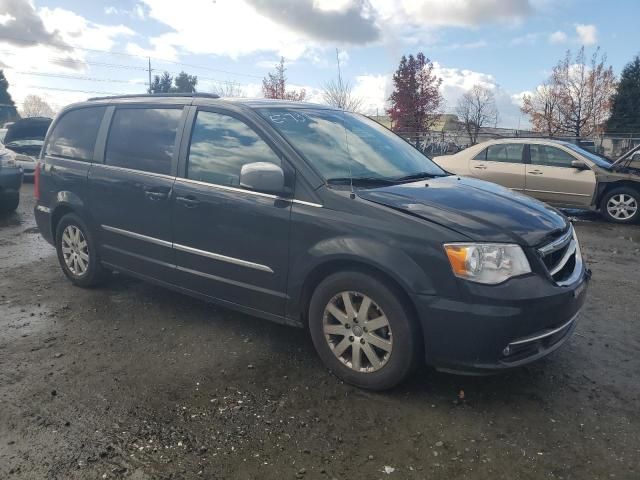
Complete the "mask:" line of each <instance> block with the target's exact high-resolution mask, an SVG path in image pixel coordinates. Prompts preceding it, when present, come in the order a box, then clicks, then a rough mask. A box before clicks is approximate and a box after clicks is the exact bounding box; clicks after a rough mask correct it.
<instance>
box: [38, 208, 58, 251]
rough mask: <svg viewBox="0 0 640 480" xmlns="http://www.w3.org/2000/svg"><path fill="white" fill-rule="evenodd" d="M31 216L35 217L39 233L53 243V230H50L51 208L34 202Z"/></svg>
mask: <svg viewBox="0 0 640 480" xmlns="http://www.w3.org/2000/svg"><path fill="white" fill-rule="evenodd" d="M33 216H34V217H35V219H36V225H38V230H39V231H40V235H42V237H43V238H44V239H45V240H46V241H47V242H49V243H50V244H51V245H54V239H53V232H52V231H51V209H50V208H49V207H45V206H43V205H38V204H36V206H35V207H34V209H33Z"/></svg>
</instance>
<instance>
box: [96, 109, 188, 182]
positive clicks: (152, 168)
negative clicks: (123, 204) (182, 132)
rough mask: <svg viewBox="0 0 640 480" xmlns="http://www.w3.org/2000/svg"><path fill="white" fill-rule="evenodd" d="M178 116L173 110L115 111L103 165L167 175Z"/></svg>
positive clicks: (173, 149) (173, 147) (179, 114)
mask: <svg viewBox="0 0 640 480" xmlns="http://www.w3.org/2000/svg"><path fill="white" fill-rule="evenodd" d="M181 115H182V109H176V108H118V109H116V111H115V113H114V115H113V120H112V122H111V129H110V130H109V138H108V140H107V151H106V153H105V163H106V164H107V165H113V166H117V167H124V168H131V169H134V170H142V171H144V172H151V173H161V174H164V175H169V174H170V173H171V161H172V159H173V153H174V151H175V142H176V134H177V132H178V124H179V123H180V116H181Z"/></svg>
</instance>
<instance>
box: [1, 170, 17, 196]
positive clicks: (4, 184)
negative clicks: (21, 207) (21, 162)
mask: <svg viewBox="0 0 640 480" xmlns="http://www.w3.org/2000/svg"><path fill="white" fill-rule="evenodd" d="M21 186H22V170H21V169H19V168H18V167H0V195H2V196H5V197H9V196H12V195H15V194H17V193H19V192H20V187H21Z"/></svg>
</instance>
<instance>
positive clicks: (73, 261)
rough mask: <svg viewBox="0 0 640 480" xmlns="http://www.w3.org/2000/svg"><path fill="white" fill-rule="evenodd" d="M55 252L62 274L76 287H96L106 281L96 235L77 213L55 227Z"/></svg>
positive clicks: (62, 220)
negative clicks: (95, 238)
mask: <svg viewBox="0 0 640 480" xmlns="http://www.w3.org/2000/svg"><path fill="white" fill-rule="evenodd" d="M56 251H57V252H58V261H59V262H60V266H61V267H62V271H63V272H64V274H65V275H66V276H67V278H68V279H69V280H71V282H72V283H73V284H74V285H77V286H79V287H84V288H88V287H93V286H95V285H98V284H100V283H101V282H102V281H104V279H105V277H106V276H107V271H106V270H105V269H104V268H103V267H102V265H101V264H100V259H99V258H98V252H97V246H96V242H95V240H94V237H93V233H92V232H91V230H90V229H89V228H88V227H87V225H86V223H85V222H84V221H83V220H82V219H81V218H80V217H79V216H78V215H76V214H75V213H68V214H66V215H65V216H64V217H62V218H61V219H60V222H58V226H57V228H56Z"/></svg>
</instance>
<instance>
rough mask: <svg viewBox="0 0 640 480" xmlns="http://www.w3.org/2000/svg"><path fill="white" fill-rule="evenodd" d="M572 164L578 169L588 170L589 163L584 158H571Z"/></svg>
mask: <svg viewBox="0 0 640 480" xmlns="http://www.w3.org/2000/svg"><path fill="white" fill-rule="evenodd" d="M571 166H572V167H573V168H575V169H577V170H587V169H588V168H589V167H587V164H586V163H584V162H583V161H582V160H571Z"/></svg>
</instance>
